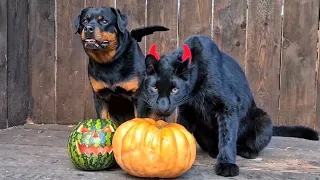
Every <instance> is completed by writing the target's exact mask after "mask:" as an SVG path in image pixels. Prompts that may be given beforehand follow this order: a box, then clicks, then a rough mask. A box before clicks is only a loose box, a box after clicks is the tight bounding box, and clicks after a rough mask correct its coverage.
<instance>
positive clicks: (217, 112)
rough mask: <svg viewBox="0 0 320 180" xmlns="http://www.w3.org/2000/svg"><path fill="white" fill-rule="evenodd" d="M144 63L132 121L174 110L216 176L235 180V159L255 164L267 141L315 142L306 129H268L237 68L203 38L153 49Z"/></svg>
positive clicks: (265, 116)
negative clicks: (214, 161) (163, 52)
mask: <svg viewBox="0 0 320 180" xmlns="http://www.w3.org/2000/svg"><path fill="white" fill-rule="evenodd" d="M145 63H146V71H145V75H144V78H143V80H142V84H141V93H140V94H139V97H138V102H139V103H138V117H147V116H148V113H150V111H151V112H153V113H156V114H157V115H158V116H159V117H167V116H170V115H171V114H172V113H173V112H174V110H175V109H176V108H179V114H178V121H177V122H178V123H180V124H182V125H184V126H185V127H186V128H187V129H188V130H189V131H190V132H191V133H193V135H194V137H195V138H196V140H197V142H198V144H199V146H200V147H201V148H202V149H203V150H205V151H207V152H208V153H209V155H210V156H211V157H213V158H217V164H216V166H215V172H216V174H218V175H221V176H237V175H238V174H239V167H238V166H237V165H236V156H237V155H239V156H242V157H244V158H256V157H257V156H258V155H259V152H260V151H261V150H263V149H264V148H265V147H266V146H267V145H268V143H269V142H270V140H271V137H272V136H289V137H298V138H305V139H310V140H319V136H318V133H317V132H316V131H314V130H312V129H309V128H307V127H302V126H292V127H289V126H273V125H272V121H271V118H270V117H269V115H268V114H267V113H266V112H265V111H264V110H262V109H261V108H259V107H257V105H256V103H255V101H254V97H253V94H252V91H251V89H250V86H249V83H248V81H247V78H246V76H245V73H244V72H243V70H242V68H241V67H240V65H239V64H238V63H237V62H236V60H235V59H233V58H232V57H231V56H229V55H228V54H226V53H224V52H222V51H220V50H219V48H218V47H217V45H216V44H215V42H214V41H212V40H211V39H210V38H208V37H205V36H201V35H193V36H190V37H189V38H188V39H187V40H186V41H185V42H184V44H183V47H179V48H178V49H176V50H174V51H172V52H171V53H169V54H167V55H163V56H161V57H160V56H159V55H157V53H156V46H155V45H153V47H152V48H151V49H150V51H149V54H147V56H146V58H145Z"/></svg>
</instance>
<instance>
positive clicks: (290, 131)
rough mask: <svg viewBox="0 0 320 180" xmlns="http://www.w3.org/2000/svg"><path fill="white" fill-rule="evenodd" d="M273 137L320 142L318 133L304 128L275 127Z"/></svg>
mask: <svg viewBox="0 0 320 180" xmlns="http://www.w3.org/2000/svg"><path fill="white" fill-rule="evenodd" d="M272 135H273V136H282V137H297V138H303V139H309V140H315V141H318V140H319V134H318V132H317V131H315V130H313V129H311V128H308V127H303V126H273V134H272Z"/></svg>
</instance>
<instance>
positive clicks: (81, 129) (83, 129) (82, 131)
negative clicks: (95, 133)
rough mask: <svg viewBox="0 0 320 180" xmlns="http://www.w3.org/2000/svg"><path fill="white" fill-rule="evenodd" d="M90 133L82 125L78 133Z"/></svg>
mask: <svg viewBox="0 0 320 180" xmlns="http://www.w3.org/2000/svg"><path fill="white" fill-rule="evenodd" d="M88 132H90V130H89V129H88V128H86V127H85V126H83V125H81V126H80V127H79V129H78V133H88Z"/></svg>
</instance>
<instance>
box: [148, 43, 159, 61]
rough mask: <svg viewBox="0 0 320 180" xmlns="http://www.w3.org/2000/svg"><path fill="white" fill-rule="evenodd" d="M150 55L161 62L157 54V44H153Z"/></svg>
mask: <svg viewBox="0 0 320 180" xmlns="http://www.w3.org/2000/svg"><path fill="white" fill-rule="evenodd" d="M148 54H150V55H152V56H153V57H154V58H156V60H158V61H159V60H160V56H159V55H158V53H157V45H156V44H152V46H151V48H150V50H149V52H148Z"/></svg>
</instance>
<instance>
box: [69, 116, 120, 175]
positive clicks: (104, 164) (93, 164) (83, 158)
mask: <svg viewBox="0 0 320 180" xmlns="http://www.w3.org/2000/svg"><path fill="white" fill-rule="evenodd" d="M93 121H96V122H97V121H101V123H102V124H104V122H105V123H107V124H108V125H110V126H111V127H112V128H113V129H114V130H116V128H117V127H116V125H115V123H114V122H112V121H111V120H109V119H102V120H101V119H95V120H93V119H89V120H85V121H82V122H79V123H78V124H77V126H75V127H74V128H73V131H72V133H71V134H70V136H69V139H68V146H67V148H68V156H69V159H70V160H71V162H72V163H73V164H74V166H75V167H76V168H77V169H80V170H86V171H98V170H104V169H108V168H110V167H112V166H113V165H115V164H116V161H115V158H114V154H113V152H111V153H110V154H109V153H106V154H104V156H102V155H101V154H100V153H99V154H98V157H96V156H94V155H93V156H90V157H88V156H87V155H85V154H80V153H79V152H78V150H77V142H78V141H73V140H74V139H76V138H77V135H79V133H78V132H77V129H78V128H79V126H81V125H82V124H86V123H88V122H90V123H89V124H91V125H92V122H93ZM114 133H115V132H111V133H106V136H107V137H106V140H107V142H106V145H107V146H111V145H112V138H113V135H114Z"/></svg>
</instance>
